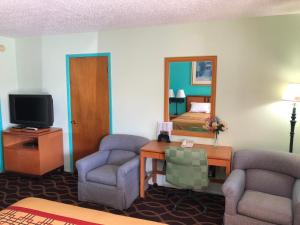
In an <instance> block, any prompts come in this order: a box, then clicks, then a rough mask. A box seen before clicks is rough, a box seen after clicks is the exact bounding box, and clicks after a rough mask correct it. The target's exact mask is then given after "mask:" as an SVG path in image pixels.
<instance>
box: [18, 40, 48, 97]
mask: <svg viewBox="0 0 300 225" xmlns="http://www.w3.org/2000/svg"><path fill="white" fill-rule="evenodd" d="M41 42H42V41H41V38H39V37H37V38H18V39H16V57H17V74H18V85H19V91H20V92H29V91H30V92H37V91H39V90H40V89H41V87H42V43H41Z"/></svg>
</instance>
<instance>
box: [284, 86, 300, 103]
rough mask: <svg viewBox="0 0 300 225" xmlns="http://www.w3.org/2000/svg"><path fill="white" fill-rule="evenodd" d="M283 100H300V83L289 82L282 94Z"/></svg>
mask: <svg viewBox="0 0 300 225" xmlns="http://www.w3.org/2000/svg"><path fill="white" fill-rule="evenodd" d="M282 100H285V101H292V102H300V84H288V86H287V88H286V90H285V91H284V93H283V95H282Z"/></svg>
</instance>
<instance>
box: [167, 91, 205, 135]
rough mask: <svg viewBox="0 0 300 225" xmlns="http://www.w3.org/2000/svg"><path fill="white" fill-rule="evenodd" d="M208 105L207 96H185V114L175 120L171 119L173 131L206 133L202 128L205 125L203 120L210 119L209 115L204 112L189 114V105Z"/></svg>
mask: <svg viewBox="0 0 300 225" xmlns="http://www.w3.org/2000/svg"><path fill="white" fill-rule="evenodd" d="M192 102H197V103H209V102H210V97H209V96H187V97H186V109H187V112H186V113H183V114H181V115H178V116H177V117H176V118H174V119H172V120H171V121H172V122H173V129H174V130H186V131H192V132H208V131H207V130H206V129H204V128H203V126H204V125H205V120H206V119H208V118H210V113H204V112H190V110H191V103H192Z"/></svg>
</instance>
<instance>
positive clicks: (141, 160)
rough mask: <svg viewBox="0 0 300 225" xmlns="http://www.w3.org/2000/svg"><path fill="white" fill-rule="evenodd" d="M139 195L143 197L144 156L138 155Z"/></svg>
mask: <svg viewBox="0 0 300 225" xmlns="http://www.w3.org/2000/svg"><path fill="white" fill-rule="evenodd" d="M140 197H141V198H144V197H145V158H144V156H143V154H142V153H141V155H140Z"/></svg>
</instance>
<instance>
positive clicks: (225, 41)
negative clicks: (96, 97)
mask: <svg viewBox="0 0 300 225" xmlns="http://www.w3.org/2000/svg"><path fill="white" fill-rule="evenodd" d="M299 23H300V15H294V16H277V17H265V18H256V19H243V20H234V21H225V22H203V23H194V24H186V25H173V26H157V27H148V28H137V29H122V30H114V31H105V32H99V33H84V34H72V35H61V36H46V37H41V38H40V39H36V38H32V39H31V40H29V39H26V40H17V48H18V49H17V56H18V57H17V58H18V72H19V74H18V80H19V86H20V88H23V87H24V89H26V88H28V89H30V88H35V86H36V88H38V86H41V88H42V89H43V91H46V92H49V93H50V94H52V95H53V97H54V109H55V124H54V125H55V126H57V127H62V128H63V129H64V147H65V165H66V166H65V168H66V169H67V170H68V169H69V168H68V165H69V164H68V162H69V156H68V139H67V137H68V136H67V135H68V124H67V96H66V93H67V91H66V66H65V65H66V61H65V56H66V54H72V53H94V52H111V53H112V98H113V130H114V133H129V134H138V135H142V136H146V137H149V138H155V128H156V122H157V121H161V120H162V119H163V93H164V92H163V88H164V71H163V70H164V58H165V57H171V56H199V55H200V56H201V55H217V56H218V71H217V105H216V110H217V115H218V116H220V117H221V118H222V119H224V120H225V121H227V122H228V124H229V127H230V129H229V130H228V131H227V132H226V133H223V134H221V135H220V143H222V144H226V145H231V146H233V147H234V148H235V149H241V148H259V149H274V150H281V151H288V144H289V119H290V111H291V105H290V104H287V103H283V102H281V101H280V97H281V93H282V91H283V88H284V86H285V85H286V84H287V83H288V82H300V61H299V60H300V57H299V52H300V42H299V40H300V29H299ZM37 40H38V41H37ZM35 41H36V42H37V45H36V46H34V42H35ZM26 43H29V44H28V45H27V44H26ZM39 45H40V47H39ZM19 47H20V48H19ZM31 48H33V49H34V52H35V53H36V55H35V56H33V58H31V59H26V60H27V62H28V63H29V64H30V65H32V66H34V63H33V62H36V63H37V65H36V68H31V69H28V68H27V69H25V68H24V67H25V66H24V65H25V64H26V63H25V62H19V60H22V59H25V58H26V57H25V56H26V55H28V54H27V53H26V52H28V51H30V49H31ZM39 48H40V51H39ZM21 50H22V51H21ZM21 52H23V53H21ZM38 54H41V58H40V59H41V60H39V55H38ZM0 57H1V55H0ZM28 57H29V56H28ZM12 62H13V58H12V59H11V60H10V63H12ZM31 63H32V64H31ZM27 65H28V64H27ZM0 70H1V69H0ZM22 71H27V72H26V73H25V72H24V73H23V72H22ZM39 71H41V77H40V79H38V78H37V79H36V83H28V82H27V81H28V80H27V77H30V74H31V73H32V74H35V75H36V74H38V73H39ZM35 75H32V76H33V77H31V78H32V79H35V78H34V77H35ZM0 76H1V75H0ZM1 79H2V78H1ZM5 79H8V78H7V77H6V76H5ZM41 84H42V85H41ZM0 85H1V84H0ZM3 93H4V92H3ZM299 134H300V125H299V123H298V124H297V126H296V137H295V151H296V152H298V153H300V135H299ZM180 138H181V137H177V139H180ZM196 141H198V142H206V143H210V142H211V140H210V139H196Z"/></svg>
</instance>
